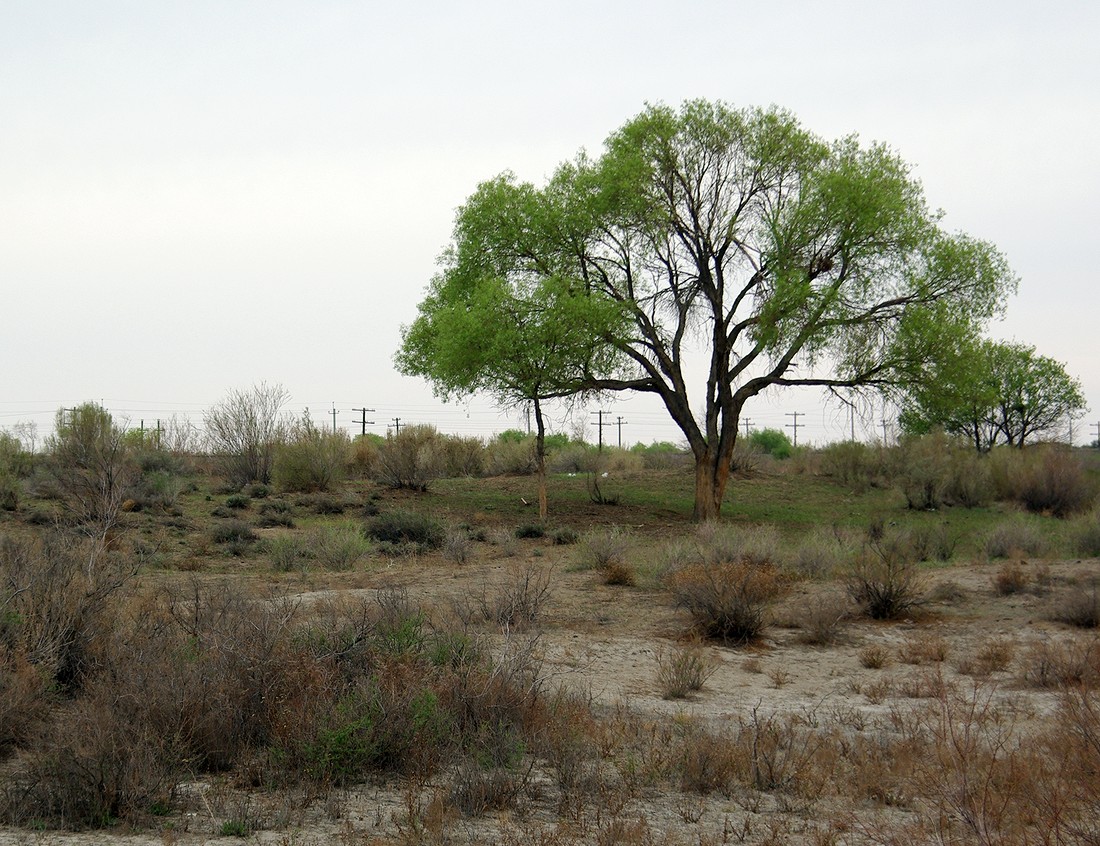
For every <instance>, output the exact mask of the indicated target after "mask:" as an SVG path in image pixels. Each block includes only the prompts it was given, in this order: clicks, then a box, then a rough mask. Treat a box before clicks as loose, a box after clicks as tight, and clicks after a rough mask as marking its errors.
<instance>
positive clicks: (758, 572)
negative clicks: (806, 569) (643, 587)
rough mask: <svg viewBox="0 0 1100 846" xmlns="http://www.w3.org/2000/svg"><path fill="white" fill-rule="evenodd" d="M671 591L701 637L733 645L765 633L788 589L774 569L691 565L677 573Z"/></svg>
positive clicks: (747, 563) (736, 563)
mask: <svg viewBox="0 0 1100 846" xmlns="http://www.w3.org/2000/svg"><path fill="white" fill-rule="evenodd" d="M668 585H669V588H670V590H671V591H672V594H673V596H674V597H675V599H676V602H677V604H678V605H679V606H680V607H681V608H685V609H687V611H688V612H689V613H690V614H691V616H692V618H693V620H694V622H695V627H696V629H697V630H698V632H699V633H700V634H701V635H703V636H704V637H708V638H714V639H716V640H720V641H722V642H723V643H728V644H732V645H739V644H744V643H748V642H750V641H752V640H755V639H756V638H757V637H758V636H759V635H760V634H761V633H762V632H763V630H764V629H765V628H766V627H767V625H768V622H769V619H768V615H769V612H770V609H771V606H772V605H773V604H774V603H775V601H776V600H777V599H779V597H781V596H782V595H783V594H784V593H786V591H787V587H788V585H787V582H786V580H784V579H783V578H782V577H781V576H780V575H779V573H778V572H777V571H776V569H775V567H773V566H772V565H770V564H756V563H752V562H750V561H748V560H737V561H724V562H721V563H713V562H708V563H701V564H689V565H687V566H685V567H681V568H680V569H678V570H675V571H674V572H673V573H672V574H671V575H670V576H669V577H668Z"/></svg>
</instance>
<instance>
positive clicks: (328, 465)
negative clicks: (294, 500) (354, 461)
mask: <svg viewBox="0 0 1100 846" xmlns="http://www.w3.org/2000/svg"><path fill="white" fill-rule="evenodd" d="M350 460H351V441H350V440H349V439H348V436H347V434H345V433H344V432H325V431H322V430H320V429H318V428H317V426H316V425H315V424H314V422H313V419H312V418H311V417H310V416H309V411H308V410H306V411H304V412H302V416H301V417H299V418H298V419H297V420H295V421H294V423H293V424H292V425H291V426H290V433H289V436H288V438H287V442H286V443H285V444H283V445H281V446H280V447H279V448H278V450H277V452H276V455H275V470H274V478H275V483H276V484H277V485H279V487H281V488H284V489H285V490H290V491H327V490H329V489H331V488H332V487H333V486H334V485H335V484H337V483H338V482H340V481H341V480H342V479H343V478H344V476H345V475H346V473H347V468H348V464H349V463H350Z"/></svg>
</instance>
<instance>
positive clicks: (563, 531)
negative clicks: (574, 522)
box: [550, 526, 580, 546]
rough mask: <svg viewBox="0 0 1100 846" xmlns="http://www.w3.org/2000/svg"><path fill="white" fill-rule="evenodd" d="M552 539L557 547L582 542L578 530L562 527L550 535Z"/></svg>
mask: <svg viewBox="0 0 1100 846" xmlns="http://www.w3.org/2000/svg"><path fill="white" fill-rule="evenodd" d="M550 539H551V540H552V541H554V545H555V546H569V545H570V544H574V543H576V542H577V541H578V540H580V535H579V534H578V533H577V530H576V529H571V528H569V527H568V526H562V527H560V528H557V529H554V531H553V532H552V533H551V534H550Z"/></svg>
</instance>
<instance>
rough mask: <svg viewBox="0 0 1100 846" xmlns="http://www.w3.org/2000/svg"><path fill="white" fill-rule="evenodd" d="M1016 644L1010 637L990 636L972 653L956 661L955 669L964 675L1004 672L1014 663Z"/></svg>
mask: <svg viewBox="0 0 1100 846" xmlns="http://www.w3.org/2000/svg"><path fill="white" fill-rule="evenodd" d="M1015 655H1016V644H1015V642H1014V641H1012V640H1010V639H1009V638H1003V637H1000V638H990V639H989V640H986V641H983V642H982V643H981V644H980V645H979V646H978V648H977V649H976V650H975V651H974V652H973V653H972V654H970V655H965V656H962V657H960V658H959V659H958V661H956V663H955V669H956V670H958V671H959V672H960V673H962V674H963V675H967V676H975V677H977V678H985V677H986V676H988V675H990V674H992V673H1003V672H1004V671H1006V670H1007V669H1008V668H1009V666H1010V665H1011V664H1012V659H1013V658H1014V657H1015Z"/></svg>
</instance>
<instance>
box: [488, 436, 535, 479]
mask: <svg viewBox="0 0 1100 846" xmlns="http://www.w3.org/2000/svg"><path fill="white" fill-rule="evenodd" d="M551 460H552V459H551ZM482 463H483V467H482V469H483V472H484V473H486V474H487V475H489V476H530V475H531V474H532V473H534V472H535V465H536V458H535V439H534V438H533V437H526V436H524V437H522V438H521V439H519V440H512V439H504V438H503V437H499V436H498V437H497V438H496V439H495V440H493V441H492V442H490V443H489V444H488V445H487V446H486V447H485V450H484V456H483V459H482Z"/></svg>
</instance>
